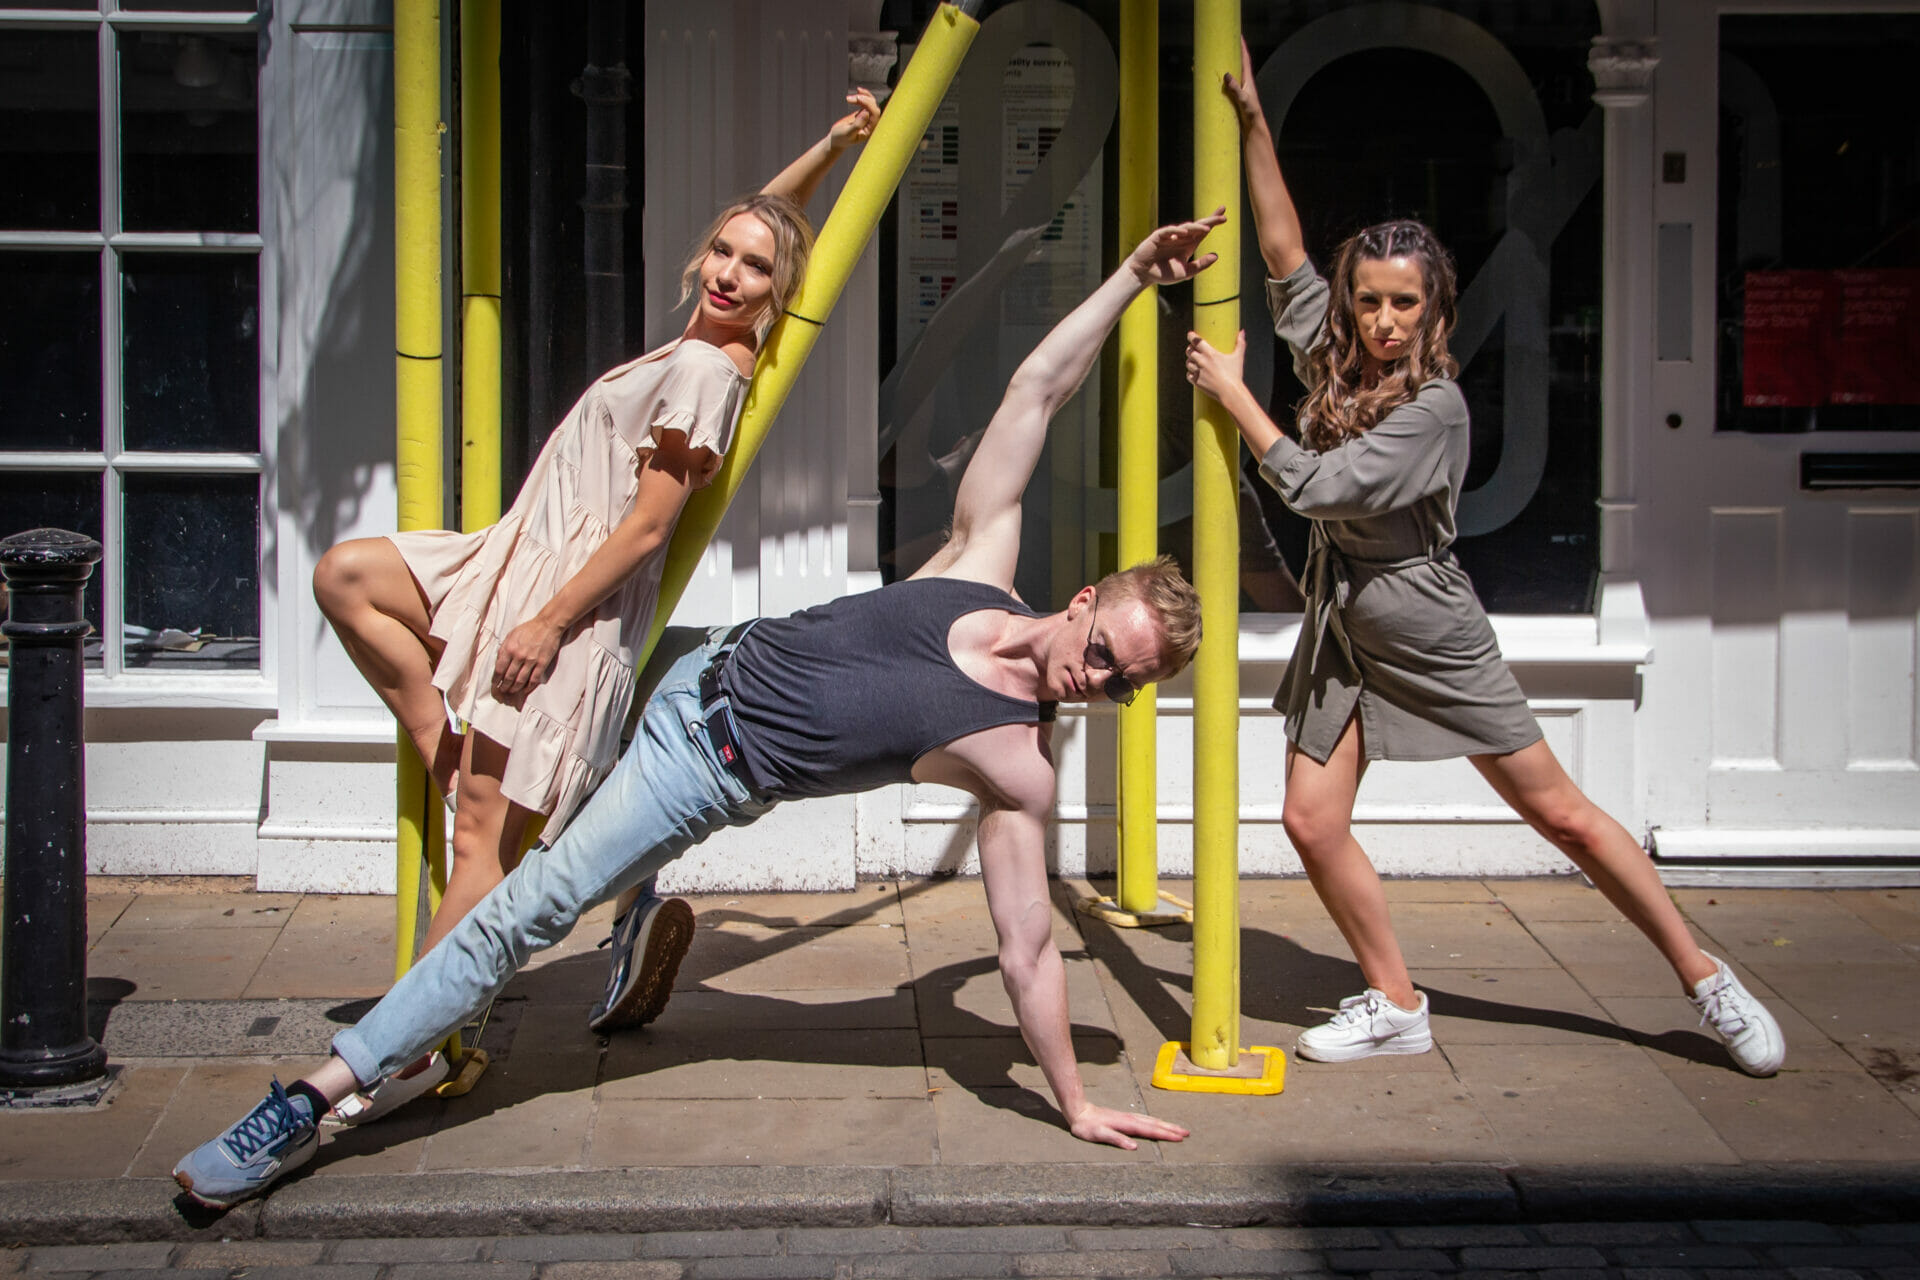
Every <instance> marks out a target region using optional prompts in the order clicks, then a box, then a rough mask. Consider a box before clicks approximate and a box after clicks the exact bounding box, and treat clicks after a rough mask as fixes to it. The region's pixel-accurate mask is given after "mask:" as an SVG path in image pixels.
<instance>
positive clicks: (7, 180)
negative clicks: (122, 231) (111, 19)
mask: <svg viewBox="0 0 1920 1280" xmlns="http://www.w3.org/2000/svg"><path fill="white" fill-rule="evenodd" d="M76 7H78V6H76ZM87 7H88V8H91V7H92V6H91V5H89V6H87ZM99 227H100V54H99V47H98V45H97V44H96V43H95V40H94V35H93V33H92V32H91V31H30V30H29V31H0V230H6V231H96V230H98V229H99Z"/></svg>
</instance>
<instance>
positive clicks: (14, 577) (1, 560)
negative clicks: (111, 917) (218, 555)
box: [0, 529, 107, 1090]
mask: <svg viewBox="0 0 1920 1280" xmlns="http://www.w3.org/2000/svg"><path fill="white" fill-rule="evenodd" d="M100 554H101V552H100V544H99V543H97V542H95V541H94V540H93V539H92V538H89V537H87V536H85V535H84V534H78V533H69V532H67V531H66V530H65V529H31V530H28V531H27V532H26V533H16V534H14V535H13V536H12V537H10V538H7V539H5V540H0V572H4V574H5V576H6V581H7V587H8V590H9V604H8V609H7V620H6V622H5V623H0V631H4V632H5V634H6V636H7V639H8V641H9V642H10V644H11V646H12V651H11V656H10V660H9V663H8V669H7V714H8V729H7V843H6V877H7V879H6V892H5V897H4V902H0V927H4V928H5V930H6V932H5V935H4V937H0V1089H30V1090H41V1089H55V1088H62V1087H67V1086H75V1085H80V1084H83V1083H85V1082H88V1081H93V1080H98V1079H102V1078H104V1077H105V1076H106V1074H107V1051H106V1050H105V1049H103V1048H101V1047H100V1045H99V1044H98V1043H97V1042H96V1041H95V1040H94V1039H93V1037H92V1036H91V1035H89V1034H87V806H86V791H85V782H84V777H83V774H84V765H85V762H86V747H85V743H84V740H83V737H82V732H83V726H82V721H81V712H82V708H83V705H84V697H83V684H82V681H83V679H84V670H83V667H82V665H81V641H82V640H84V639H85V637H86V635H87V632H88V631H90V630H91V627H89V626H88V624H87V621H86V615H85V613H84V612H83V610H82V608H81V603H80V595H81V592H82V590H83V589H84V588H85V587H86V584H87V579H88V578H89V577H90V576H92V574H93V566H94V565H95V564H96V563H97V562H98V561H99V559H100Z"/></svg>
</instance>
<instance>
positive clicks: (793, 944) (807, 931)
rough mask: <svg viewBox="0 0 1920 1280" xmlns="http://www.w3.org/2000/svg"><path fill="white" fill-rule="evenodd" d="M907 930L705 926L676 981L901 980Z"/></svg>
mask: <svg viewBox="0 0 1920 1280" xmlns="http://www.w3.org/2000/svg"><path fill="white" fill-rule="evenodd" d="M905 933H906V931H905V930H903V929H853V928H846V929H842V928H821V927H810V926H797V927H794V928H779V929H770V928H767V927H765V926H763V925H746V924H738V925H730V926H728V927H727V928H725V929H720V928H706V929H700V930H698V931H696V933H695V938H694V944H693V946H692V948H691V949H690V950H689V951H688V953H687V958H686V960H685V961H684V962H683V963H682V964H681V966H680V976H679V979H678V980H677V982H676V984H675V985H676V986H678V987H680V988H693V987H698V986H705V987H707V988H709V989H712V990H717V991H793V990H806V989H810V988H811V989H818V988H822V987H841V988H844V987H857V986H875V985H881V984H889V985H898V984H900V983H904V982H905V981H906V980H907V978H908V976H909V970H908V959H907V941H906V937H905ZM601 972H602V978H603V980H604V976H605V970H604V968H603V969H602V971H601Z"/></svg>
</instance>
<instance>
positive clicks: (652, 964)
mask: <svg viewBox="0 0 1920 1280" xmlns="http://www.w3.org/2000/svg"><path fill="white" fill-rule="evenodd" d="M611 942H612V946H613V956H612V960H613V965H612V969H611V970H610V972H609V973H608V974H607V989H606V991H604V992H603V993H602V994H601V996H600V1003H599V1004H597V1005H595V1006H594V1008H593V1012H592V1013H591V1014H589V1015H588V1016H587V1026H588V1028H589V1029H591V1030H594V1031H617V1030H620V1029H621V1028H623V1027H638V1026H644V1025H645V1024H647V1023H649V1022H652V1021H653V1020H654V1019H655V1018H657V1017H659V1016H660V1011H661V1010H662V1009H665V1008H666V1007H667V1001H668V999H670V998H671V997H672V995H673V979H674V975H675V974H677V973H679V972H680V962H681V961H682V960H685V959H686V958H687V949H688V948H689V947H691V946H692V945H693V908H692V907H690V906H688V905H687V903H686V900H685V899H682V898H642V899H640V901H638V902H636V903H634V904H633V907H632V908H631V909H630V910H629V911H628V912H627V913H626V914H625V915H623V916H621V917H620V918H619V919H618V920H616V921H614V922H613V937H612V939H611Z"/></svg>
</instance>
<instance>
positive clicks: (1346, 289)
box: [1297, 218, 1460, 451]
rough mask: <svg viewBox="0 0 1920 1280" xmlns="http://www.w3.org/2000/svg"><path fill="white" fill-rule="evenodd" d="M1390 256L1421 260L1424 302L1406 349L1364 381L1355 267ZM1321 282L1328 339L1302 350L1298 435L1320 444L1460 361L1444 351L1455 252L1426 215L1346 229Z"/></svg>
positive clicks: (1372, 420) (1354, 432)
mask: <svg viewBox="0 0 1920 1280" xmlns="http://www.w3.org/2000/svg"><path fill="white" fill-rule="evenodd" d="M1388 258H1411V259H1413V260H1414V261H1416V262H1418V263H1419V264H1420V277H1421V280H1422V281H1423V282H1424V284H1425V287H1426V295H1427V298H1426V309H1425V310H1424V311H1423V312H1422V313H1421V316H1420V326H1419V328H1418V329H1416V330H1415V331H1414V335H1413V340H1412V341H1411V342H1410V343H1409V344H1408V348H1407V353H1406V354H1405V355H1404V356H1402V357H1401V358H1400V359H1398V360H1396V361H1394V362H1393V364H1392V365H1391V366H1389V367H1388V368H1387V370H1386V371H1385V372H1384V373H1383V374H1382V375H1381V377H1380V380H1379V381H1378V382H1376V383H1374V384H1373V385H1372V386H1368V385H1366V371H1367V348H1366V345H1365V344H1364V343H1362V342H1361V340H1360V326H1359V325H1358V324H1357V323H1356V322H1355V320H1354V314H1353V272H1354V268H1355V267H1357V266H1358V265H1359V264H1360V263H1362V262H1374V261H1384V260H1386V259H1388ZM1327 284H1328V287H1329V288H1330V289H1331V291H1332V297H1331V298H1330V299H1329V300H1328V304H1327V334H1326V341H1325V342H1323V343H1321V344H1320V345H1319V346H1317V347H1315V348H1313V350H1312V352H1311V353H1310V354H1309V356H1308V360H1309V366H1308V373H1309V375H1310V381H1309V384H1308V387H1307V395H1306V398H1305V399H1304V400H1302V401H1301V402H1300V405H1299V408H1298V410H1297V417H1298V420H1299V423H1300V435H1301V438H1302V439H1303V440H1304V441H1305V442H1306V445H1307V447H1308V448H1310V449H1314V450H1321V451H1324V450H1327V449H1332V448H1335V447H1337V446H1339V445H1341V444H1344V443H1345V442H1346V441H1348V440H1351V439H1353V438H1354V437H1356V436H1358V435H1360V434H1361V433H1362V432H1364V431H1367V430H1369V429H1370V428H1372V427H1373V426H1374V424H1376V423H1378V422H1379V421H1380V419H1382V418H1384V417H1386V416H1387V414H1389V413H1391V412H1392V411H1393V410H1395V409H1397V408H1399V407H1400V406H1401V405H1403V404H1406V403H1407V402H1408V401H1410V400H1412V399H1413V397H1414V396H1415V395H1416V394H1417V393H1418V392H1419V390H1420V388H1421V387H1422V386H1424V385H1425V384H1427V383H1428V382H1431V381H1432V380H1433V379H1435V378H1451V377H1453V376H1454V375H1455V374H1456V373H1458V372H1459V371H1460V362H1459V361H1457V360H1455V359H1454V358H1453V356H1452V355H1451V354H1449V353H1448V351H1447V336H1448V335H1449V334H1451V333H1452V332H1453V324H1454V319H1455V303H1456V301H1457V288H1456V285H1455V281H1454V273H1453V255H1452V254H1450V253H1448V252H1447V250H1446V246H1445V245H1442V244H1441V243H1440V239H1439V237H1438V236H1436V235H1434V234H1433V232H1432V231H1431V230H1430V229H1428V227H1427V226H1426V224H1425V223H1421V222H1415V221H1413V220H1411V219H1407V218H1402V219H1398V220H1396V221H1393V222H1381V223H1377V224H1375V225H1374V226H1371V227H1368V228H1367V229H1366V230H1364V231H1361V232H1358V233H1357V234H1355V235H1352V236H1349V237H1348V238H1347V240H1346V243H1344V244H1342V245H1341V246H1340V250H1339V252H1338V253H1336V254H1335V255H1334V259H1333V270H1332V271H1330V272H1328V273H1327Z"/></svg>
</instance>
